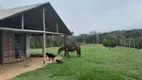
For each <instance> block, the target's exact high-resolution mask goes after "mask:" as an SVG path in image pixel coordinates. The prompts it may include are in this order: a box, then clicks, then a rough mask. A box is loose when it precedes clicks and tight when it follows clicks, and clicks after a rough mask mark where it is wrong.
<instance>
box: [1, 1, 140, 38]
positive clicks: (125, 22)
mask: <svg viewBox="0 0 142 80" xmlns="http://www.w3.org/2000/svg"><path fill="white" fill-rule="evenodd" d="M48 1H49V0H0V5H1V6H2V7H3V8H12V7H18V6H25V5H29V4H36V3H42V2H48ZM50 3H51V4H52V6H53V7H54V9H55V10H56V11H57V13H58V14H59V16H60V17H61V18H62V20H63V21H64V22H65V24H66V25H67V27H68V28H69V29H70V30H71V31H73V32H74V33H75V35H79V34H81V33H89V32H90V31H97V32H108V31H113V30H123V29H124V30H128V29H134V28H135V29H140V28H142V0H50Z"/></svg>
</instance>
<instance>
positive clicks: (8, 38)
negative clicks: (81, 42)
mask: <svg viewBox="0 0 142 80" xmlns="http://www.w3.org/2000/svg"><path fill="white" fill-rule="evenodd" d="M30 35H41V36H42V39H43V61H44V62H45V53H46V49H45V48H46V36H47V35H71V32H70V31H69V29H68V28H67V27H66V25H65V24H64V22H63V21H62V20H61V18H60V17H59V15H58V14H57V13H56V11H55V10H54V8H53V7H52V6H51V4H50V3H49V2H47V3H41V4H34V5H28V6H23V7H17V8H11V9H6V10H0V64H5V63H10V62H14V61H15V56H16V55H15V53H16V50H17V49H21V50H22V51H23V53H25V54H26V56H28V55H29V49H30V46H29V36H30Z"/></svg>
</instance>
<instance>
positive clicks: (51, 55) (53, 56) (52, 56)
mask: <svg viewBox="0 0 142 80" xmlns="http://www.w3.org/2000/svg"><path fill="white" fill-rule="evenodd" d="M46 56H48V58H49V61H50V58H52V61H54V58H55V57H56V55H54V54H51V53H48V52H47V53H46Z"/></svg>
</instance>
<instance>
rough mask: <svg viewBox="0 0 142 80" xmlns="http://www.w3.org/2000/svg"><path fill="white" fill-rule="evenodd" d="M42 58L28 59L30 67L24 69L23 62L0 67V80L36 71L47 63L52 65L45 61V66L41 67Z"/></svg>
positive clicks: (7, 79)
mask: <svg viewBox="0 0 142 80" xmlns="http://www.w3.org/2000/svg"><path fill="white" fill-rule="evenodd" d="M56 59H62V57H56ZM42 61H43V58H42V57H31V58H30V66H31V67H27V68H25V66H24V64H23V62H16V63H11V64H5V65H0V80H9V79H11V78H13V77H15V76H17V75H19V74H21V73H25V72H28V71H32V70H36V69H38V68H42V67H44V66H45V65H46V64H48V63H52V62H54V61H48V59H47V60H46V64H45V65H43V62H42Z"/></svg>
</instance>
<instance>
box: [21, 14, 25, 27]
mask: <svg viewBox="0 0 142 80" xmlns="http://www.w3.org/2000/svg"><path fill="white" fill-rule="evenodd" d="M21 21H22V22H21V23H22V24H21V26H22V29H24V13H22V20H21Z"/></svg>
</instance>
